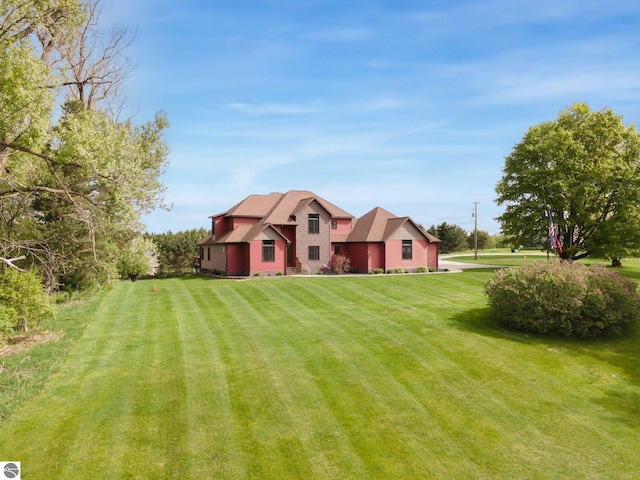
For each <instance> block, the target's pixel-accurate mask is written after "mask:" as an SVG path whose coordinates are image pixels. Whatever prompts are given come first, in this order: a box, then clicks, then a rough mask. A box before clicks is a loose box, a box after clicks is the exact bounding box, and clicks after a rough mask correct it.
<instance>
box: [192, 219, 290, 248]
mask: <svg viewBox="0 0 640 480" xmlns="http://www.w3.org/2000/svg"><path fill="white" fill-rule="evenodd" d="M267 229H271V230H273V231H274V232H275V233H276V234H277V235H278V236H279V237H281V238H282V239H284V240H285V241H286V242H287V243H291V242H289V240H288V239H287V238H286V237H285V236H284V235H282V234H281V233H280V232H279V231H278V230H277V229H276V228H274V227H273V225H271V224H270V223H262V222H258V223H256V224H255V225H246V224H243V225H238V226H237V227H236V228H234V229H233V230H229V231H228V232H225V233H223V234H222V235H221V236H220V237H218V238H214V237H213V236H212V235H209V236H208V237H207V238H205V239H204V240H200V241H199V242H198V245H213V244H215V243H249V242H251V241H252V240H253V239H254V238H256V237H257V236H258V235H260V234H261V233H262V232H264V231H265V230H267Z"/></svg>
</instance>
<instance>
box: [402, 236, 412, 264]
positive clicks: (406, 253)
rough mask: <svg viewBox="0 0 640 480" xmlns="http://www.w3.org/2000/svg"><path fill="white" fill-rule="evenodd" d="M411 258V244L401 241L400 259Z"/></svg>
mask: <svg viewBox="0 0 640 480" xmlns="http://www.w3.org/2000/svg"><path fill="white" fill-rule="evenodd" d="M412 258H413V242H411V240H402V259H403V260H411V259H412Z"/></svg>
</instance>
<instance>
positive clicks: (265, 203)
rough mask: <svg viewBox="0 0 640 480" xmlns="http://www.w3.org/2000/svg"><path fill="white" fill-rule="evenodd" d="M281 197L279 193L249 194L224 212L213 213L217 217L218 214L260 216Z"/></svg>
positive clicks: (267, 211)
mask: <svg viewBox="0 0 640 480" xmlns="http://www.w3.org/2000/svg"><path fill="white" fill-rule="evenodd" d="M281 197H282V194H281V193H275V192H274V193H270V194H269V195H249V196H248V197H247V198H245V199H244V200H242V201H241V202H239V203H237V204H235V205H234V206H233V207H231V208H230V209H229V210H227V211H226V212H222V213H219V214H217V215H213V216H214V217H218V216H220V215H224V216H229V217H252V218H262V217H264V216H265V215H266V214H267V213H269V211H271V209H272V208H273V206H274V205H275V204H276V203H277V202H278V201H279V200H280V198H281Z"/></svg>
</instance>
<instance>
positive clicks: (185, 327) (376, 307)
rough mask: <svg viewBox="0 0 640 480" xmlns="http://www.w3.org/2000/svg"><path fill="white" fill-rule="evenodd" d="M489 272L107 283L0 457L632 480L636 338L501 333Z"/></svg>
mask: <svg viewBox="0 0 640 480" xmlns="http://www.w3.org/2000/svg"><path fill="white" fill-rule="evenodd" d="M492 275H493V272H492V271H490V270H481V271H474V272H465V273H462V274H454V275H450V274H428V275H398V276H386V275H377V276H360V277H348V276H345V277H301V278H271V279H268V278H264V279H252V280H247V281H228V280H215V279H208V278H199V277H193V278H188V279H169V280H162V281H154V282H150V281H140V282H136V283H129V282H122V283H118V284H116V285H115V287H114V288H113V290H112V291H110V292H109V293H108V294H106V295H105V296H104V297H103V298H102V299H101V300H100V302H99V303H97V304H96V306H95V308H94V309H93V310H92V311H91V313H92V316H91V317H90V318H91V320H90V321H89V323H88V325H87V326H86V328H85V329H84V333H83V334H82V336H81V337H80V336H79V335H77V336H75V337H74V336H73V335H71V334H70V335H71V336H72V337H73V338H75V340H73V341H72V342H71V343H70V344H71V345H72V347H71V350H70V353H69V355H68V357H66V359H64V362H63V364H62V366H61V368H60V369H59V372H58V373H57V375H56V376H55V377H54V378H52V379H51V381H50V383H49V384H48V385H47V386H46V388H45V389H44V390H43V391H42V393H41V394H39V395H38V396H37V397H35V398H34V399H33V400H31V401H28V402H26V403H25V404H23V405H22V407H21V408H19V409H18V410H17V411H15V412H13V413H12V414H11V415H10V416H9V417H8V418H7V419H5V420H3V421H2V423H1V424H0V425H1V428H0V457H2V458H1V460H17V461H20V462H22V469H23V478H25V479H94V478H127V479H129V478H153V479H162V478H185V479H214V478H215V479H217V478H221V479H245V478H246V479H249V478H259V479H263V478H264V479H299V478H305V479H350V478H354V479H356V478H357V479H369V478H383V479H414V478H416V479H417V478H434V479H444V478H460V479H467V478H474V479H559V478H562V479H585V478H588V479H613V478H616V479H624V478H628V479H632V478H637V475H638V472H639V471H640V455H638V452H639V451H640V356H639V355H638V351H639V350H638V348H639V346H638V342H639V340H640V329H638V328H637V327H636V328H635V329H634V331H633V333H632V335H631V337H627V338H616V339H609V340H601V341H588V342H585V341H575V340H566V339H558V338H555V339H554V338H539V337H535V336H531V335H524V334H518V333H513V332H508V331H504V330H503V329H501V328H500V327H499V326H497V325H495V323H494V322H493V321H492V320H491V318H490V317H489V315H488V310H487V307H486V300H485V298H484V295H483V293H482V286H483V284H484V282H486V281H487V280H488V279H489V278H490V277H491V276H492ZM153 285H155V286H157V287H158V288H159V289H160V291H159V292H155V293H154V292H152V291H151V289H152V286H153ZM83 322H84V320H82V319H78V318H73V317H72V316H70V315H69V314H63V315H62V320H61V321H60V323H59V324H58V328H60V329H65V328H71V327H72V326H73V325H82V324H83ZM75 328H76V329H77V328H79V327H75ZM62 338H66V337H62ZM60 341H63V340H60ZM36 348H39V347H36ZM40 348H45V347H44V346H42V347H40ZM36 353H37V352H36V351H34V353H33V355H36ZM20 355H22V356H24V355H26V354H25V353H21V354H20ZM19 358H22V357H19ZM7 361H9V360H7ZM12 361H13V362H14V363H13V364H14V365H16V368H18V367H17V365H18V363H19V362H17V361H16V360H15V359H14V360H12ZM27 363H28V361H25V362H24V364H23V365H26V364H27ZM2 378H3V377H2V376H0V380H1V379H2ZM3 394H8V393H7V392H4V391H3V390H2V389H0V395H3Z"/></svg>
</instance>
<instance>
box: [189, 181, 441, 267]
mask: <svg viewBox="0 0 640 480" xmlns="http://www.w3.org/2000/svg"><path fill="white" fill-rule="evenodd" d="M210 218H211V235H209V236H208V237H207V238H205V239H203V240H201V241H200V242H198V245H199V247H200V258H199V266H200V269H201V271H202V272H205V273H218V274H222V275H227V276H246V275H255V274H261V275H277V274H278V273H281V274H293V273H316V272H318V271H320V270H322V269H323V268H325V267H326V266H328V265H331V261H332V258H333V257H334V256H335V255H345V256H347V257H348V258H349V259H350V261H351V267H352V269H353V270H356V271H358V272H360V273H366V272H369V271H372V270H375V269H383V270H385V271H387V270H395V269H397V268H402V269H404V270H405V271H415V270H416V269H417V268H418V267H426V268H438V245H437V244H438V243H439V242H440V240H438V239H437V238H436V237H434V236H433V235H430V234H428V233H426V232H424V231H422V230H421V229H420V228H419V227H418V225H417V224H416V223H415V222H414V221H413V220H411V219H410V218H409V217H396V216H394V215H393V214H391V213H389V212H387V211H386V210H384V209H382V208H380V207H377V208H374V209H373V210H371V211H370V212H369V213H367V214H365V215H363V216H362V217H360V218H358V219H356V218H354V216H353V215H351V214H350V213H348V212H346V211H344V210H342V209H341V208H340V207H337V206H336V205H334V204H332V203H331V202H329V201H327V200H325V199H324V198H322V197H319V196H318V195H316V194H314V193H312V192H308V191H302V190H291V191H289V192H287V193H270V194H269V195H250V196H248V197H247V198H245V199H244V200H242V201H241V202H240V203H238V204H237V205H234V206H233V207H231V208H230V209H229V210H227V211H226V212H222V213H219V214H217V215H213V216H212V217H210Z"/></svg>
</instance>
